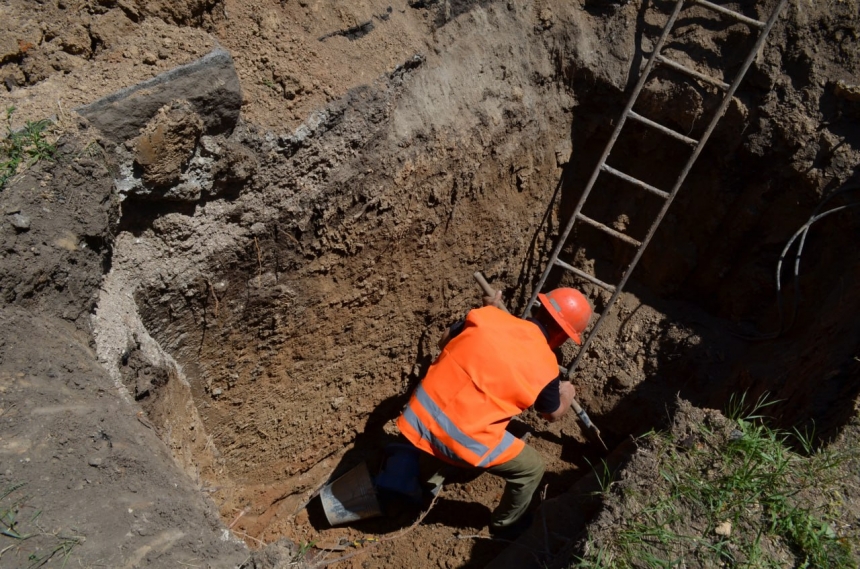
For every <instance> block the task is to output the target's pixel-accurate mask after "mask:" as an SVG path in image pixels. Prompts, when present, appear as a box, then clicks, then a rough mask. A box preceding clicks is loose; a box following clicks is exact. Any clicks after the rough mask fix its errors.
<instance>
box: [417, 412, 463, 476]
mask: <svg viewBox="0 0 860 569" xmlns="http://www.w3.org/2000/svg"><path fill="white" fill-rule="evenodd" d="M402 419H403V420H405V421H406V422H407V423H408V424H409V425H410V426H411V427H412V428H413V429H415V430H416V431H417V432H418V435H419V436H420V437H421V438H422V439H424V440H425V441H427V442H428V443H430V444H431V445H432V446H433V448H435V449H436V450H437V451H439V452H440V453H442V454H443V455H445V457H447V458H448V460H450V461H452V462H456V463H457V464H467V463H466V462H465V461H463V459H461V458H460V457H459V456H457V453H455V452H454V451H453V450H451V449H449V448H448V446H447V445H446V444H445V443H443V442H442V441H440V440H439V439H437V438H436V437H435V436H433V433H431V432H430V429H428V428H427V427H426V426H425V425H424V423H422V422H421V419H419V418H418V415H416V414H415V411H413V410H412V408H410V407H407V408H406V409H405V410H404V411H403V415H402Z"/></svg>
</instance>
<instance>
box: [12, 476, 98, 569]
mask: <svg viewBox="0 0 860 569" xmlns="http://www.w3.org/2000/svg"><path fill="white" fill-rule="evenodd" d="M25 486H26V483H23V482H20V483H17V484H13V485H11V486H9V487H7V488H5V489H3V490H2V492H0V567H18V568H26V569H37V568H38V567H43V566H44V565H46V564H47V563H48V562H50V561H51V560H56V561H57V562H58V563H59V564H60V566H61V567H65V566H66V564H67V563H68V561H69V558H70V556H71V554H72V550H73V549H74V548H75V547H77V546H78V545H80V544H82V543H83V542H84V538H83V537H82V536H76V535H64V534H63V533H61V532H59V531H54V532H51V531H47V530H45V529H43V528H42V526H41V525H40V523H39V521H40V518H41V517H42V510H40V509H38V508H36V507H34V506H33V505H32V504H31V501H32V500H33V499H32V497H31V496H28V495H26V494H24V493H23V492H21V490H22V489H23V488H24V487H25Z"/></svg>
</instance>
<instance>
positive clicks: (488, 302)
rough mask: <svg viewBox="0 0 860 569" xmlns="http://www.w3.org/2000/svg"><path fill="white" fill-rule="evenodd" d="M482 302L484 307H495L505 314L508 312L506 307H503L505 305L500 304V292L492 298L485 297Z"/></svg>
mask: <svg viewBox="0 0 860 569" xmlns="http://www.w3.org/2000/svg"><path fill="white" fill-rule="evenodd" d="M483 301H484V306H495V307H496V308H498V309H499V310H504V311H505V312H507V311H508V309H507V307H506V306H505V303H504V302H502V291H500V290H497V291H496V294H495V295H493V296H485V297H484V298H483Z"/></svg>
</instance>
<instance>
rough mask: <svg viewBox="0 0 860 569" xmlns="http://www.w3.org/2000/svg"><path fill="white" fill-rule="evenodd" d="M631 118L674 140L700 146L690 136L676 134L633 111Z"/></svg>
mask: <svg viewBox="0 0 860 569" xmlns="http://www.w3.org/2000/svg"><path fill="white" fill-rule="evenodd" d="M630 118H631V119H633V120H635V121H639V122H641V123H642V124H647V125H648V126H650V127H651V128H656V129H657V130H659V131H660V132H662V133H664V134H667V135H669V136H671V137H672V138H676V139H678V140H680V141H681V142H686V143H687V144H689V145H690V146H696V145H697V144H699V141H698V140H696V139H695V138H690V137H689V136H684V135H683V134H681V133H680V132H675V131H674V130H672V129H671V128H667V127H665V126H663V125H662V124H660V123H658V122H654V121H652V120H651V119H646V118H645V117H643V116H642V115H640V114H638V113H634V112H633V111H630Z"/></svg>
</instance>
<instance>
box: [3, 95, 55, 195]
mask: <svg viewBox="0 0 860 569" xmlns="http://www.w3.org/2000/svg"><path fill="white" fill-rule="evenodd" d="M14 112H15V107H7V108H6V137H5V138H4V139H2V140H0V191H2V190H3V188H5V187H6V182H8V181H9V179H10V178H12V177H13V176H14V175H15V174H17V173H19V172H20V171H22V170H23V169H26V168H29V167H30V166H32V165H34V164H35V163H36V162H38V161H40V160H52V159H53V158H54V154H56V151H57V147H56V146H55V145H54V144H52V143H51V142H50V141H49V140H48V138H47V136H46V131H47V130H48V128H49V127H50V126H51V121H49V120H41V121H37V122H31V121H27V123H26V124H25V125H24V128H23V129H21V130H17V131H13V130H12V114H13V113H14Z"/></svg>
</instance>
